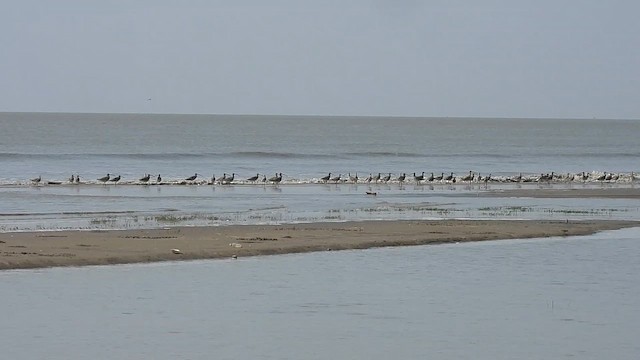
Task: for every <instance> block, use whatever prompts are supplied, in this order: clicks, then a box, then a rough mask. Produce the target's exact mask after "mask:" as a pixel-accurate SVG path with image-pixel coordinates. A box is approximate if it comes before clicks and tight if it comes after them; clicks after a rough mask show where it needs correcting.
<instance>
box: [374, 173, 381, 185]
mask: <svg viewBox="0 0 640 360" xmlns="http://www.w3.org/2000/svg"><path fill="white" fill-rule="evenodd" d="M373 181H375V182H376V183H377V182H378V181H380V173H378V175H376V176H375V177H374V178H373Z"/></svg>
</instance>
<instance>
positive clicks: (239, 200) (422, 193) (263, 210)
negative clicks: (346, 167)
mask: <svg viewBox="0 0 640 360" xmlns="http://www.w3.org/2000/svg"><path fill="white" fill-rule="evenodd" d="M518 186H519V185H518ZM577 186H578V187H579V188H583V187H584V188H589V186H586V185H577ZM594 186H595V187H596V188H600V185H594ZM619 186H622V185H619ZM520 187H521V188H532V189H537V188H538V185H531V186H526V187H522V186H520ZM513 188H515V187H514V185H491V186H486V187H485V186H484V185H473V186H466V185H456V186H449V185H438V186H427V185H410V184H406V185H402V186H401V185H398V184H392V185H382V184H380V185H351V184H338V185H334V184H330V185H321V184H309V185H280V186H270V185H267V186H262V185H255V186H253V185H247V186H241V185H232V186H153V185H152V186H127V185H117V186H102V185H93V186H80V187H77V186H73V185H72V186H54V187H0V197H1V198H3V199H4V200H5V202H3V203H2V205H1V207H2V208H3V210H2V213H0V231H25V230H61V229H134V228H153V227H166V226H195V225H210V226H219V225H232V224H277V223H299V222H318V221H349V220H381V219H384V220H394V219H447V218H449V219H450V218H458V219H560V220H565V219H569V220H585V219H616V220H637V219H638V218H640V203H639V202H638V201H637V200H636V199H597V198H584V199H536V198H508V197H482V196H479V195H481V194H482V193H483V192H486V191H489V190H498V189H513ZM555 188H558V189H567V188H568V185H555ZM367 191H373V192H376V193H377V195H376V196H370V195H366V192H367Z"/></svg>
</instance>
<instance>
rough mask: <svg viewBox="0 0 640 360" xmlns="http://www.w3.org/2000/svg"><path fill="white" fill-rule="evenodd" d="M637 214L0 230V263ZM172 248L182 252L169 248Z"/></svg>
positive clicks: (427, 234)
mask: <svg viewBox="0 0 640 360" xmlns="http://www.w3.org/2000/svg"><path fill="white" fill-rule="evenodd" d="M633 226H640V222H635V221H613V220H602V221H600V220H592V221H548V220H429V221H427V220H424V221H423V220H414V221H409V220H406V221H353V222H339V223H336V222H324V223H309V224H288V225H237V226H218V227H173V228H164V229H148V230H144V229H135V230H95V231H40V232H14V233H0V269H2V270H6V269H27V268H44V267H57V266H85V265H111V264H128V263H144V262H157V261H176V260H195V259H220V258H236V257H237V258H240V257H245V256H256V255H275V254H287V253H300V252H313V251H334V250H345V249H365V248H372V247H386V246H410V245H427V244H441V243H456V242H466V241H483V240H499V239H519V238H545V237H551V236H573V235H587V234H592V233H595V232H598V231H603V230H613V229H620V228H625V227H633ZM173 249H178V250H179V252H180V253H175V252H174V251H173Z"/></svg>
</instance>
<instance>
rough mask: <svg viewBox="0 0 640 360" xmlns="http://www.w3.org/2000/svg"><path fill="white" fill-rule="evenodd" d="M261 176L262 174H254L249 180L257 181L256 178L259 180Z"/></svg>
mask: <svg viewBox="0 0 640 360" xmlns="http://www.w3.org/2000/svg"><path fill="white" fill-rule="evenodd" d="M259 177H260V174H256V176H252V177H250V178H248V179H247V181H251V182H256V180H258V178H259Z"/></svg>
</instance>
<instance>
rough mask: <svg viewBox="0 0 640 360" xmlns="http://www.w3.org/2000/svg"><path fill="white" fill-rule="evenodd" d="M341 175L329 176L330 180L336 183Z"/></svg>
mask: <svg viewBox="0 0 640 360" xmlns="http://www.w3.org/2000/svg"><path fill="white" fill-rule="evenodd" d="M341 177H342V174H340V175H338V176H334V177H332V178H331V181H332V182H334V183H336V184H337V183H338V181H340V178H341Z"/></svg>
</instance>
